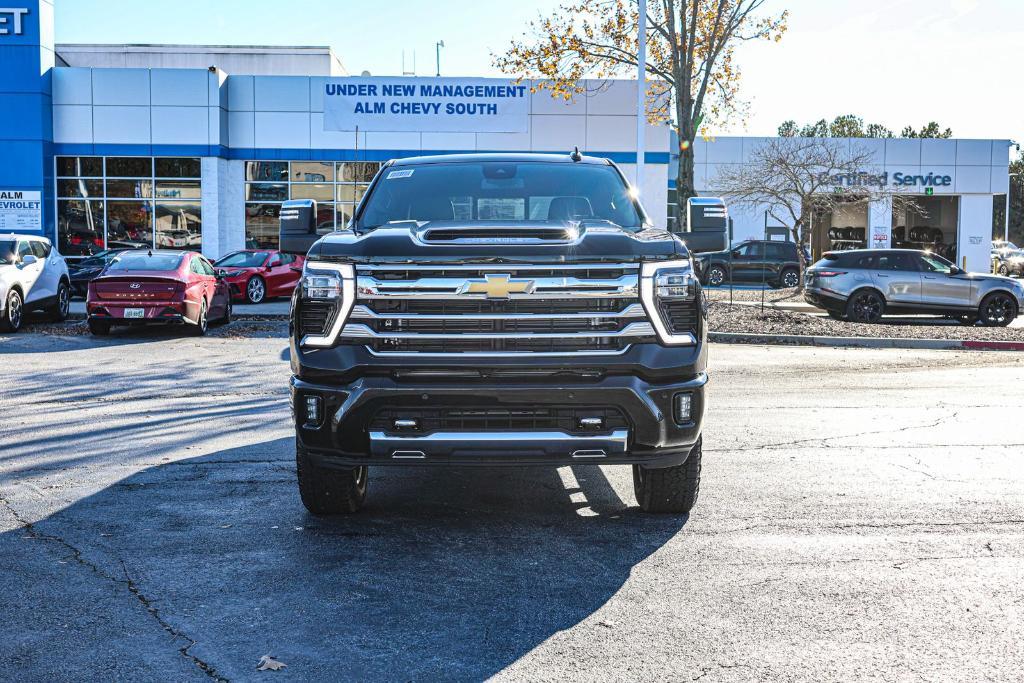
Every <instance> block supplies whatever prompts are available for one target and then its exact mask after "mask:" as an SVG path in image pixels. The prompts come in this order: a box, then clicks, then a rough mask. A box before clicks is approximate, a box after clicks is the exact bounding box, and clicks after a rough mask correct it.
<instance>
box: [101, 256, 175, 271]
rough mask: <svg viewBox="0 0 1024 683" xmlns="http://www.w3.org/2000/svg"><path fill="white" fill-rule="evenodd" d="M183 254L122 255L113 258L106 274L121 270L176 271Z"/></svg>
mask: <svg viewBox="0 0 1024 683" xmlns="http://www.w3.org/2000/svg"><path fill="white" fill-rule="evenodd" d="M182 258H184V254H153V255H152V256H150V255H148V254H131V253H124V254H121V255H120V256H117V257H115V258H114V260H113V261H111V262H110V265H109V266H107V272H108V273H112V272H115V271H121V270H177V269H178V265H179V264H180V263H181V259H182Z"/></svg>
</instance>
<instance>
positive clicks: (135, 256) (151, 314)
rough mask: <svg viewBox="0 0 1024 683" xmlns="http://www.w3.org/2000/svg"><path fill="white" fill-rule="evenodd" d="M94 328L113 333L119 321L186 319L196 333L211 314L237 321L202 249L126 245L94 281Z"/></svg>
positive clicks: (90, 299)
mask: <svg viewBox="0 0 1024 683" xmlns="http://www.w3.org/2000/svg"><path fill="white" fill-rule="evenodd" d="M85 306H86V311H87V312H88V314H89V330H90V331H91V332H92V333H93V334H97V335H103V334H109V333H110V328H111V326H113V325H144V324H153V323H164V324H166V323H184V324H186V325H189V326H190V328H191V330H192V332H193V333H195V334H199V335H201V334H204V333H205V332H206V326H207V322H208V321H210V320H214V321H219V322H222V323H227V322H230V321H231V295H230V292H229V290H228V285H227V283H226V282H224V280H223V278H221V277H220V276H219V275H217V274H216V271H214V269H213V266H212V265H210V262H209V261H207V260H206V258H205V257H204V256H202V255H201V254H197V253H195V252H188V251H141V250H140V251H125V252H121V253H120V254H118V255H117V256H116V257H115V258H113V259H112V260H111V261H110V263H108V264H107V266H106V268H104V269H103V272H101V273H100V274H99V276H97V277H96V278H95V279H94V280H92V282H90V283H89V290H88V293H87V294H86V302H85Z"/></svg>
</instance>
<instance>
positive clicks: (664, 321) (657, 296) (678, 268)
mask: <svg viewBox="0 0 1024 683" xmlns="http://www.w3.org/2000/svg"><path fill="white" fill-rule="evenodd" d="M699 291H700V289H699V286H698V284H697V277H696V275H695V274H694V272H693V267H692V265H691V263H690V261H689V260H686V261H662V262H660V263H644V264H641V266H640V301H641V302H642V303H643V305H644V309H645V310H646V311H647V317H648V318H649V319H650V321H651V326H653V327H654V330H655V331H656V332H657V333H658V338H659V339H661V342H662V343H663V344H668V345H672V346H678V345H691V346H692V345H693V344H696V343H697V338H696V336H695V332H696V328H695V327H694V328H693V329H692V330H685V329H679V328H680V327H686V325H677V324H676V323H677V321H676V320H675V317H676V316H675V315H673V312H674V311H676V310H678V311H679V313H681V314H682V315H681V317H683V318H685V319H690V320H692V321H693V324H694V325H697V324H699V321H698V318H699V315H698V311H697V308H698V306H697V298H698V293H699Z"/></svg>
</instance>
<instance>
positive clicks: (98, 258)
mask: <svg viewBox="0 0 1024 683" xmlns="http://www.w3.org/2000/svg"><path fill="white" fill-rule="evenodd" d="M119 251H120V250H118V249H104V250H103V251H98V252H96V253H95V254H93V255H92V256H90V257H89V258H84V259H82V260H81V261H79V262H78V267H79V268H102V267H103V266H104V265H106V263H107V261H109V260H110V259H112V258H113V257H114V255H115V254H117V253H118V252H119Z"/></svg>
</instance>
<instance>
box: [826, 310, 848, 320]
mask: <svg viewBox="0 0 1024 683" xmlns="http://www.w3.org/2000/svg"><path fill="white" fill-rule="evenodd" d="M827 313H828V317H830V318H832V319H833V320H846V316H845V315H843V313H842V311H827Z"/></svg>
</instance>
